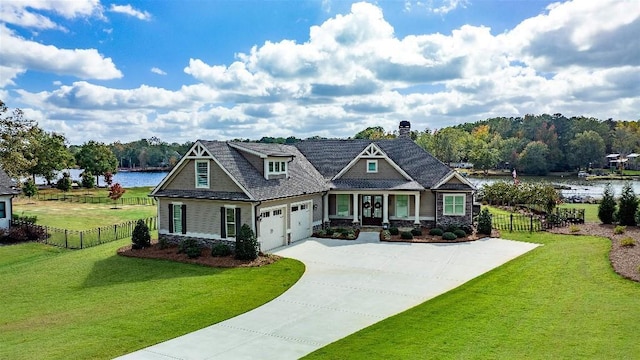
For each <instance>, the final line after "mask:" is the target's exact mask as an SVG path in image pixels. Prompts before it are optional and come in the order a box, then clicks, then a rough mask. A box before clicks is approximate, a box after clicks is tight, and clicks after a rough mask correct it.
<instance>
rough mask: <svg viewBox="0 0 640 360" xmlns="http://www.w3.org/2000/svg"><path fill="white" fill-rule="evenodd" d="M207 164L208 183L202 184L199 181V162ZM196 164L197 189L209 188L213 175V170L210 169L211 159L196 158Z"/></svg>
mask: <svg viewBox="0 0 640 360" xmlns="http://www.w3.org/2000/svg"><path fill="white" fill-rule="evenodd" d="M203 163H204V164H207V183H206V185H200V184H199V183H198V164H203ZM194 164H195V165H194V166H195V173H196V188H197V189H208V188H209V178H210V177H211V171H210V166H209V160H196V161H195V162H194Z"/></svg>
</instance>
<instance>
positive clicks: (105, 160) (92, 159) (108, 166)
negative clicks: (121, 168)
mask: <svg viewBox="0 0 640 360" xmlns="http://www.w3.org/2000/svg"><path fill="white" fill-rule="evenodd" d="M76 163H77V164H78V166H80V167H81V168H83V169H85V171H88V172H90V173H92V174H93V175H94V176H95V177H96V184H97V185H98V186H100V182H99V176H100V175H104V174H105V173H106V172H111V173H115V172H116V171H117V170H118V159H116V157H115V155H113V152H111V150H110V149H109V147H108V146H107V145H105V144H103V143H100V142H96V141H93V140H92V141H89V142H87V143H85V144H84V145H82V146H81V147H80V150H79V151H78V153H77V154H76Z"/></svg>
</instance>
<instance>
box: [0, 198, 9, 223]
mask: <svg viewBox="0 0 640 360" xmlns="http://www.w3.org/2000/svg"><path fill="white" fill-rule="evenodd" d="M0 204H2V208H3V209H2V211H3V214H2V217H0V219H6V218H8V216H7V208H8V206H7V202H6V201H0Z"/></svg>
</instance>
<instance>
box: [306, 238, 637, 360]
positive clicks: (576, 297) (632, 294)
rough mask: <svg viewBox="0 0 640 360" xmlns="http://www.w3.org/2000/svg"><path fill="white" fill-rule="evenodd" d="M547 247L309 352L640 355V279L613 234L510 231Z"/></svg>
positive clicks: (352, 355)
mask: <svg viewBox="0 0 640 360" xmlns="http://www.w3.org/2000/svg"><path fill="white" fill-rule="evenodd" d="M504 235H505V237H506V238H511V239H515V240H519V241H531V242H536V243H541V244H544V245H543V246H541V247H539V248H537V249H535V250H533V251H531V252H529V253H527V254H525V255H523V256H521V257H519V258H517V259H515V260H513V261H511V262H509V263H507V264H505V265H503V266H501V267H499V268H497V269H494V270H493V271H491V272H489V273H486V274H484V275H482V276H480V277H478V278H476V279H474V280H471V281H470V282H468V283H466V284H464V285H462V286H461V287H459V288H457V289H454V290H452V291H450V292H448V293H446V294H443V295H441V296H439V297H437V298H434V299H432V300H430V301H427V302H425V303H423V304H421V305H419V306H417V307H415V308H413V309H410V310H408V311H406V312H404V313H401V314H399V315H396V316H394V317H392V318H389V319H387V320H384V321H381V322H379V323H377V324H375V325H373V326H371V327H368V328H366V329H364V330H362V331H360V332H357V333H355V334H353V335H351V336H349V337H347V338H345V339H342V340H339V341H337V342H335V343H333V344H331V345H329V346H326V347H324V348H322V349H319V350H318V351H316V352H314V353H312V354H311V355H310V356H308V358H309V359H346V358H348V359H585V358H587V359H625V358H629V357H630V356H631V357H633V356H632V355H631V354H640V342H638V341H636V339H635V335H636V334H637V332H638V324H640V307H639V306H638V299H640V284H638V283H635V282H632V281H630V280H625V279H623V278H621V277H620V276H618V275H617V274H615V273H614V272H613V270H612V268H611V266H610V264H609V261H608V251H609V249H610V246H611V245H610V241H609V240H608V239H604V238H599V237H593V236H561V235H554V234H549V233H545V232H542V233H534V234H528V233H505V234H504Z"/></svg>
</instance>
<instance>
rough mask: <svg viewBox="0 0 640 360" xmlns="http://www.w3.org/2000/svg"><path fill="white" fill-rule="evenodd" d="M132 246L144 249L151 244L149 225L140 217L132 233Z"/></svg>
mask: <svg viewBox="0 0 640 360" xmlns="http://www.w3.org/2000/svg"><path fill="white" fill-rule="evenodd" d="M131 242H132V244H131V248H133V249H144V248H146V247H149V246H151V234H149V227H148V226H147V224H146V223H145V222H144V220H142V219H140V220H138V222H136V227H135V228H133V234H132V235H131Z"/></svg>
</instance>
